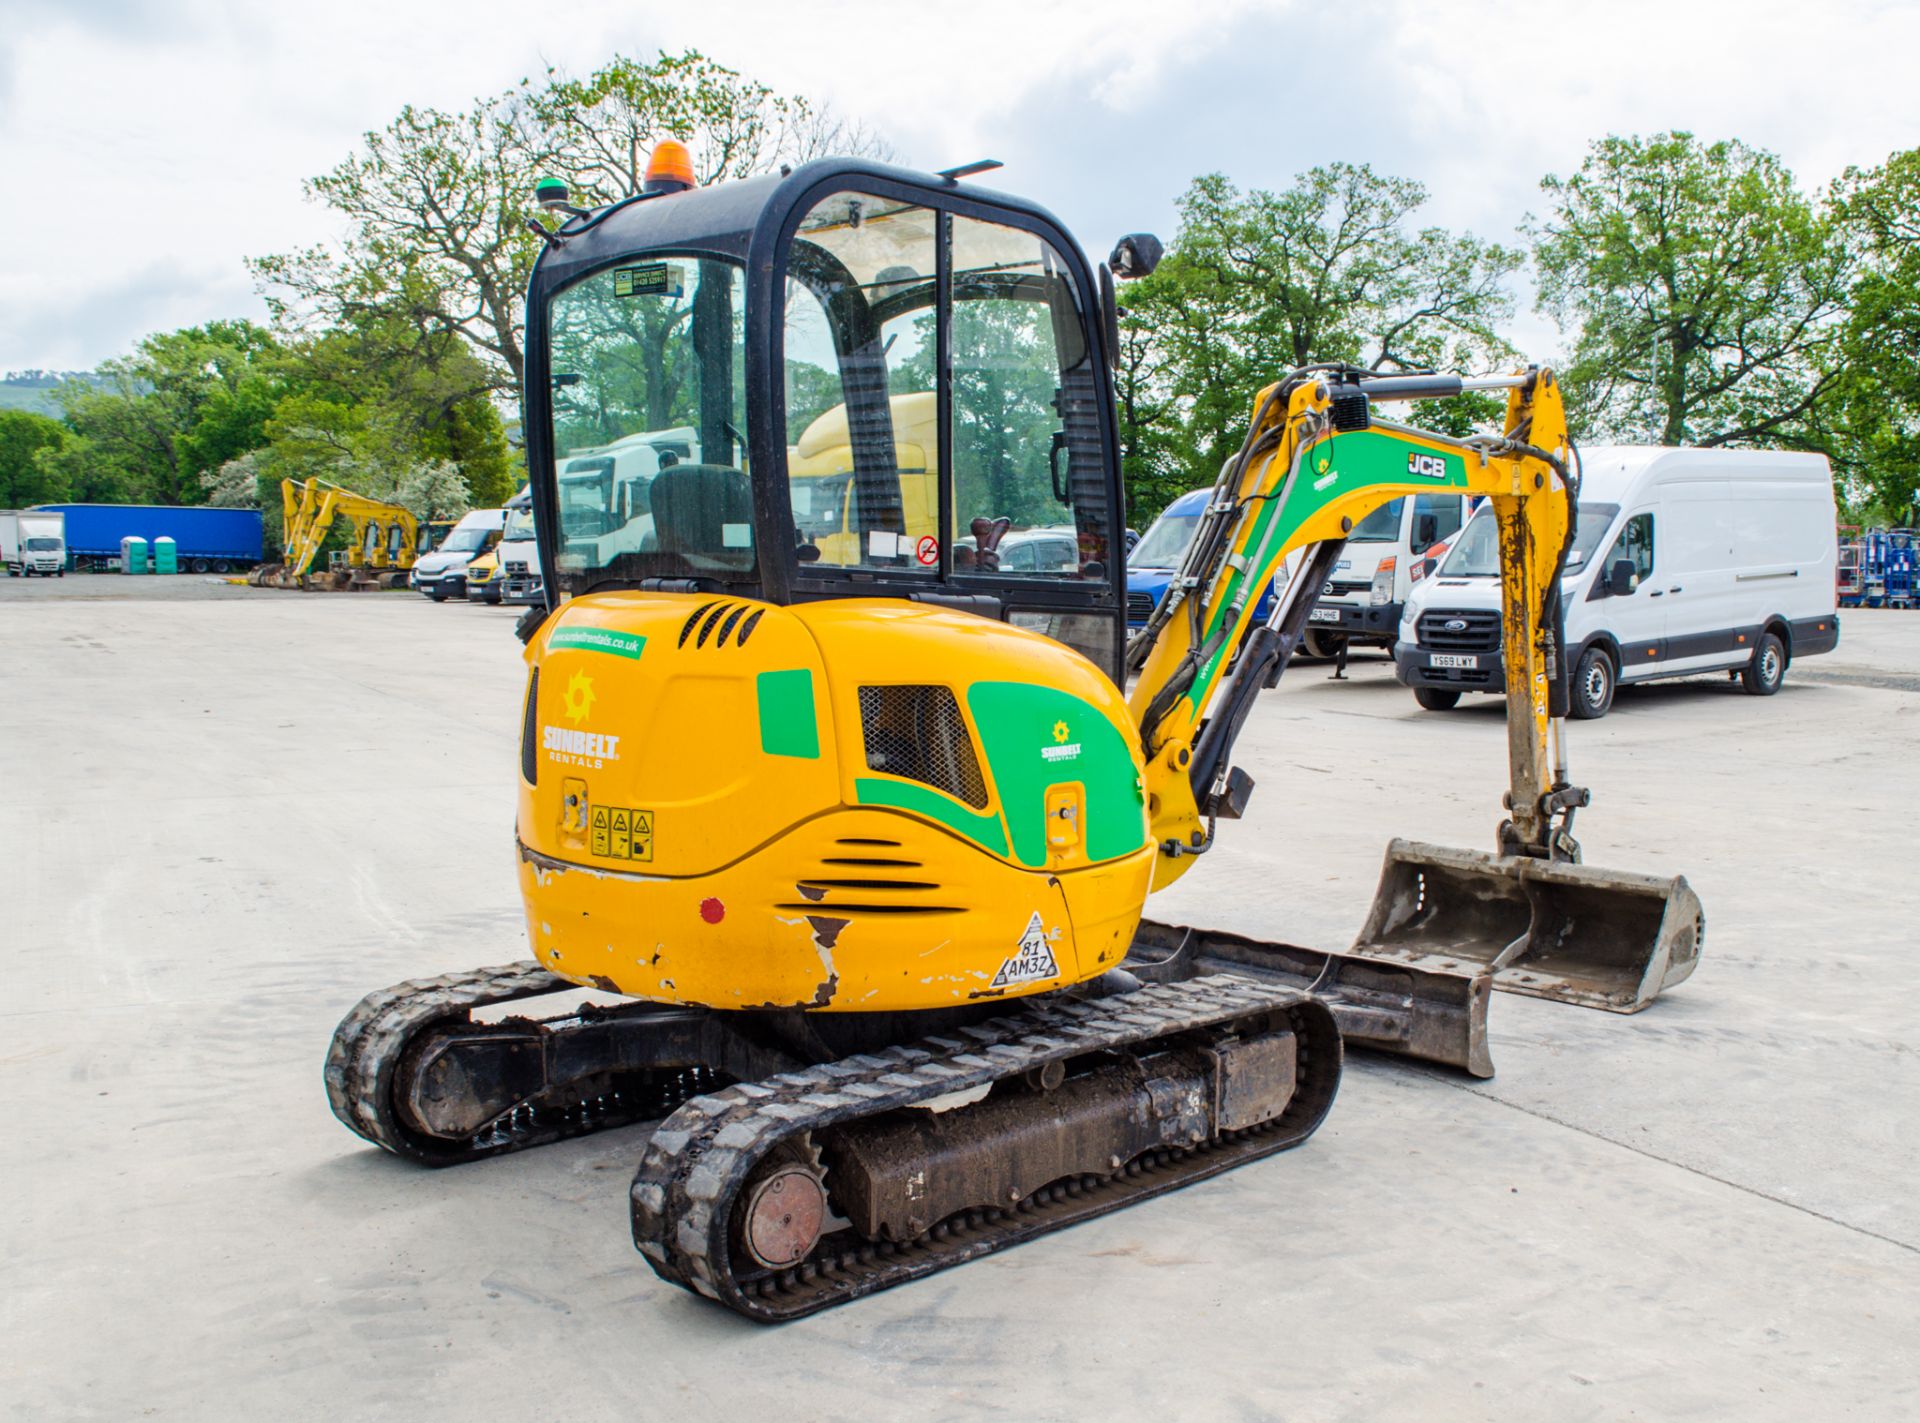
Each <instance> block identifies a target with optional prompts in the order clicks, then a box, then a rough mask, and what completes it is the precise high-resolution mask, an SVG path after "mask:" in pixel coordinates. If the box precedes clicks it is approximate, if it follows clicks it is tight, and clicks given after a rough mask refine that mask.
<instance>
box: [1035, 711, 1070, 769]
mask: <svg viewBox="0 0 1920 1423" xmlns="http://www.w3.org/2000/svg"><path fill="white" fill-rule="evenodd" d="M1072 735H1073V728H1072V727H1070V726H1068V725H1067V724H1066V722H1064V721H1056V722H1055V723H1054V724H1053V745H1051V746H1042V747H1041V748H1040V759H1041V760H1042V761H1048V762H1053V761H1075V760H1078V759H1079V757H1080V743H1079V742H1078V741H1073V740H1070V739H1069V738H1070V737H1071V736H1072Z"/></svg>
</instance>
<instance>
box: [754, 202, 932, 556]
mask: <svg viewBox="0 0 1920 1423" xmlns="http://www.w3.org/2000/svg"><path fill="white" fill-rule="evenodd" d="M936 235H937V218H936V216H935V214H934V213H933V212H932V211H930V210H929V209H927V208H923V207H916V206H913V205H911V204H906V203H901V202H897V201H894V200H892V199H888V198H878V197H874V196H872V195H870V194H866V193H835V194H834V195H833V196H832V197H829V198H826V199H824V200H823V201H821V202H820V203H819V204H817V205H816V206H815V207H814V208H813V209H812V211H811V212H809V213H808V214H807V216H806V217H805V218H804V219H802V221H801V223H800V227H799V230H798V231H797V232H796V233H795V234H794V239H793V244H792V247H791V249H790V251H789V253H788V259H787V284H786V292H785V311H784V331H785V347H786V355H785V360H784V363H783V366H784V368H783V380H784V385H785V396H786V417H787V488H788V497H789V499H790V500H791V503H792V507H793V522H794V532H795V537H796V540H797V542H798V548H797V550H796V555H797V557H798V559H799V561H800V563H801V565H802V566H803V568H804V567H806V566H814V567H823V568H825V567H832V568H854V567H862V568H872V569H884V570H887V571H888V572H890V573H896V574H910V575H915V576H924V577H929V578H930V577H934V576H936V575H937V574H938V572H939V565H940V542H939V540H940V528H939V521H940V501H939V490H938V486H937V484H936V481H937V479H938V477H939V471H938V464H939V412H938V406H937V396H936V385H935V379H934V357H935V346H936V335H937V333H936V324H935V323H936V311H937V290H936V272H935V266H936V257H935V251H936V248H935V245H934V244H935V239H936Z"/></svg>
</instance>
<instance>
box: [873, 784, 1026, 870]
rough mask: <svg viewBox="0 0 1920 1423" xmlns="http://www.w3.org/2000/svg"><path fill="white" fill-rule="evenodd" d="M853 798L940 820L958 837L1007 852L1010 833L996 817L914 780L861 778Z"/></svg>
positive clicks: (1000, 851)
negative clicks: (984, 813) (974, 809)
mask: <svg viewBox="0 0 1920 1423" xmlns="http://www.w3.org/2000/svg"><path fill="white" fill-rule="evenodd" d="M853 793H854V797H855V798H856V799H857V800H858V801H859V802H860V804H861V805H879V806H885V807H886V808H887V809H889V810H910V811H912V812H914V813H915V814H916V815H924V816H926V817H927V818H928V819H929V820H937V821H939V822H940V823H941V824H942V825H944V826H946V827H947V829H949V830H951V831H953V832H954V833H955V834H956V835H962V836H964V837H966V838H967V839H969V840H971V841H973V843H974V844H976V845H978V846H980V848H981V849H983V850H991V851H993V853H994V854H996V855H1004V854H1006V853H1007V832H1006V830H1005V829H1004V828H1003V827H1002V826H1001V824H1000V817H999V816H997V815H983V814H980V813H979V812H977V811H972V810H968V809H967V808H966V807H965V806H964V805H962V804H960V802H959V801H957V800H955V799H954V798H953V797H952V796H949V795H942V794H941V793H940V792H939V791H937V790H935V789H933V787H931V786H922V785H917V784H915V783H914V782H912V781H890V780H882V779H881V778H880V777H878V776H861V777H858V778H857V779H856V780H855V781H854V783H853Z"/></svg>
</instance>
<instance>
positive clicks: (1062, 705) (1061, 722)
mask: <svg viewBox="0 0 1920 1423" xmlns="http://www.w3.org/2000/svg"><path fill="white" fill-rule="evenodd" d="M967 708H968V710H969V711H971V712H972V713H973V721H974V725H975V726H977V727H979V729H980V742H981V744H982V745H983V746H984V747H985V748H986V752H987V765H988V767H989V769H990V770H991V771H992V773H993V784H994V788H995V789H996V790H997V791H998V792H999V794H1000V805H1001V808H1002V809H1003V810H1005V812H1006V815H1007V828H1008V830H1010V831H1011V832H1012V835H1013V853H1014V857H1015V858H1016V859H1018V860H1019V861H1020V863H1021V864H1023V865H1031V866H1034V867H1036V868H1037V867H1039V866H1041V865H1044V864H1046V862H1047V807H1046V802H1047V790H1048V788H1049V787H1051V786H1055V785H1062V784H1065V783H1067V782H1069V781H1078V782H1080V783H1081V784H1082V785H1084V786H1085V787H1086V793H1087V800H1086V817H1087V822H1086V826H1085V835H1086V842H1085V843H1086V851H1087V858H1088V859H1089V860H1092V861H1096V862H1097V861H1100V860H1111V859H1115V858H1117V857H1119V856H1121V855H1127V854H1131V853H1132V852H1133V851H1135V850H1137V849H1139V848H1140V847H1141V846H1142V845H1144V844H1146V842H1147V821H1146V810H1145V802H1144V801H1143V800H1142V798H1141V793H1140V773H1139V771H1138V769H1136V767H1135V766H1134V762H1133V754H1132V752H1131V750H1130V749H1129V747H1128V744H1127V741H1126V738H1125V737H1123V736H1122V735H1121V734H1120V732H1119V731H1118V730H1117V729H1116V728H1115V727H1114V725H1113V723H1112V722H1110V721H1108V720H1107V718H1106V716H1105V714H1104V713H1102V712H1101V711H1100V709H1099V708H1097V707H1095V706H1093V705H1091V704H1090V703H1088V702H1084V701H1082V700H1080V698H1078V697H1075V696H1071V695H1069V694H1068V693H1066V692H1060V691H1055V690H1054V689H1053V688H1051V687H1035V686H1031V685H1029V684H1027V683H1025V682H976V683H974V685H973V686H972V687H971V688H970V689H969V690H968V692H967Z"/></svg>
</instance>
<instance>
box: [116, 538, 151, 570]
mask: <svg viewBox="0 0 1920 1423" xmlns="http://www.w3.org/2000/svg"><path fill="white" fill-rule="evenodd" d="M120 571H121V572H123V573H145V572H146V571H147V541H146V540H145V539H143V538H141V537H140V536H139V535H138V534H129V535H127V537H125V538H124V539H122V540H120Z"/></svg>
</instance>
